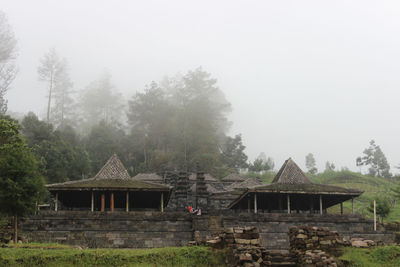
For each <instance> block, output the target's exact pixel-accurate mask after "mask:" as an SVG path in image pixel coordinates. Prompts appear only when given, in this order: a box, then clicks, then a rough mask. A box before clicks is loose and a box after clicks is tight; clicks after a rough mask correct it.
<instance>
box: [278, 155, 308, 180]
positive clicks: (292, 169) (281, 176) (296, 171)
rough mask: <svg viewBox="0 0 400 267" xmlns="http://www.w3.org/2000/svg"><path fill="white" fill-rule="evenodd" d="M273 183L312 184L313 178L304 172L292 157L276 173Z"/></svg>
mask: <svg viewBox="0 0 400 267" xmlns="http://www.w3.org/2000/svg"><path fill="white" fill-rule="evenodd" d="M272 183H273V184H274V183H279V184H312V182H311V180H310V179H309V178H308V177H307V176H306V175H305V174H304V172H303V171H302V170H301V169H300V168H299V166H297V164H296V163H295V162H294V161H293V160H292V159H291V158H289V159H287V160H286V161H285V163H283V165H282V167H281V168H280V170H279V171H278V173H277V174H276V175H275V178H274V180H272Z"/></svg>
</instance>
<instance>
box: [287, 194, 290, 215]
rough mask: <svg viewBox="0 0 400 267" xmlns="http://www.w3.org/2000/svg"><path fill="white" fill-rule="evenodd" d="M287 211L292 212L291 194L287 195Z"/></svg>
mask: <svg viewBox="0 0 400 267" xmlns="http://www.w3.org/2000/svg"><path fill="white" fill-rule="evenodd" d="M287 213H288V214H290V195H289V194H288V195H287Z"/></svg>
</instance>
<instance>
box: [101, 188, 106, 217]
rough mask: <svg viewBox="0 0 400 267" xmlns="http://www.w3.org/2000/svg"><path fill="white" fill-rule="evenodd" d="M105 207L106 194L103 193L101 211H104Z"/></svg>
mask: <svg viewBox="0 0 400 267" xmlns="http://www.w3.org/2000/svg"><path fill="white" fill-rule="evenodd" d="M105 207H106V196H105V195H104V193H102V194H101V211H103V212H104V210H105Z"/></svg>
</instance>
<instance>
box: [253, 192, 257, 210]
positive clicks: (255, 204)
mask: <svg viewBox="0 0 400 267" xmlns="http://www.w3.org/2000/svg"><path fill="white" fill-rule="evenodd" d="M254 213H257V193H255V192H254Z"/></svg>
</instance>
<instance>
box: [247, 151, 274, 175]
mask: <svg viewBox="0 0 400 267" xmlns="http://www.w3.org/2000/svg"><path fill="white" fill-rule="evenodd" d="M274 167H275V163H274V160H273V159H272V158H271V157H268V158H267V156H266V155H265V153H264V152H261V153H260V155H258V157H257V158H256V159H255V160H254V161H253V163H251V164H250V165H249V170H250V171H252V172H258V173H263V172H266V171H270V170H272V169H273V168H274Z"/></svg>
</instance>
